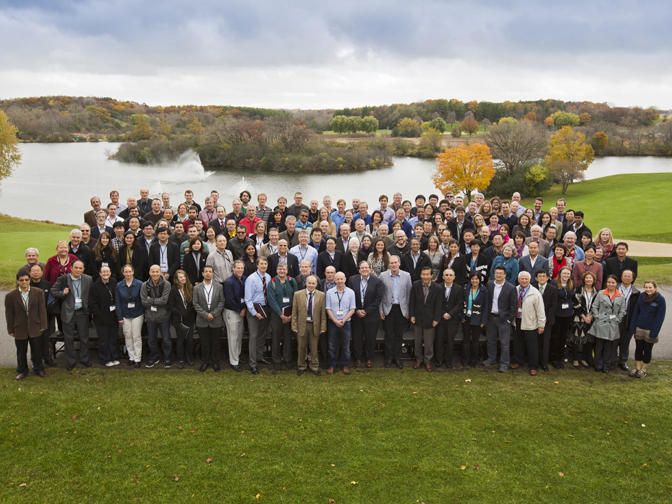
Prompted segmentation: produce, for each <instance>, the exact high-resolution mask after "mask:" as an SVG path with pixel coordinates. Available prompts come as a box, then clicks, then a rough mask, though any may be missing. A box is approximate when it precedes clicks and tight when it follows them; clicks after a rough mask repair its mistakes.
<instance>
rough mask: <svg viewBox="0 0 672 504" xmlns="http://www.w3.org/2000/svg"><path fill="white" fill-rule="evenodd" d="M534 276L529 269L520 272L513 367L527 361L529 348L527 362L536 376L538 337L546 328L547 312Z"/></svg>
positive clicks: (537, 368)
mask: <svg viewBox="0 0 672 504" xmlns="http://www.w3.org/2000/svg"><path fill="white" fill-rule="evenodd" d="M531 279H532V277H531V276H530V274H529V273H528V272H527V271H523V272H522V273H519V274H518V284H519V285H518V287H517V293H518V311H517V314H516V320H515V332H514V337H513V358H514V361H515V362H514V364H512V365H511V369H517V368H519V367H520V366H522V365H523V364H524V363H525V350H526V349H527V364H528V366H529V367H530V374H531V375H532V376H536V375H537V372H538V370H539V342H538V340H537V337H538V335H539V334H542V333H543V332H544V330H545V328H546V313H545V310H544V299H543V297H542V295H541V293H540V292H539V291H538V290H537V289H536V288H535V287H533V286H532V285H530V280H531Z"/></svg>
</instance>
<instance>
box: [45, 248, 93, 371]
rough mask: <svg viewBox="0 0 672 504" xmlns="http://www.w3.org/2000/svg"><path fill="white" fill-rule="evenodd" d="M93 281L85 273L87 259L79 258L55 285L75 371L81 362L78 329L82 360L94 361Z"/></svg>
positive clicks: (70, 366) (70, 363)
mask: <svg viewBox="0 0 672 504" xmlns="http://www.w3.org/2000/svg"><path fill="white" fill-rule="evenodd" d="M84 247H86V245H84ZM91 284H92V280H91V277H90V276H89V275H86V274H84V263H83V262H82V261H80V260H77V261H75V262H74V263H73V264H72V271H71V272H70V273H69V274H67V275H63V276H60V277H58V280H56V283H54V285H53V287H52V288H51V295H52V296H54V297H55V298H56V299H60V300H61V321H62V322H63V336H64V339H65V356H66V358H67V360H68V367H67V370H68V371H72V369H73V368H74V367H75V364H76V363H77V358H76V354H75V329H77V335H78V336H79V360H80V362H81V363H82V365H83V366H84V367H91V362H89V321H90V315H89V313H90V311H89V291H90V290H91Z"/></svg>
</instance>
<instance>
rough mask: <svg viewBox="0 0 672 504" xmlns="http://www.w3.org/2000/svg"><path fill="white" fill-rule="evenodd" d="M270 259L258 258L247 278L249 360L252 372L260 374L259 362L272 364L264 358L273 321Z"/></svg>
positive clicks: (246, 304) (246, 300) (246, 303)
mask: <svg viewBox="0 0 672 504" xmlns="http://www.w3.org/2000/svg"><path fill="white" fill-rule="evenodd" d="M267 269H268V261H267V260H266V259H264V258H263V257H259V258H257V271H256V272H254V273H251V274H250V276H248V277H247V280H245V306H246V308H247V315H246V316H247V326H248V327H249V329H250V340H249V343H248V346H249V362H250V372H251V373H252V374H254V375H257V374H259V370H258V369H257V363H258V362H261V363H262V364H270V363H271V361H269V360H267V359H265V358H264V348H265V346H266V338H267V337H268V329H269V324H270V321H271V318H270V316H271V308H270V307H269V306H268V286H269V283H270V282H271V280H272V278H271V277H270V275H269V274H268V273H266V270H267Z"/></svg>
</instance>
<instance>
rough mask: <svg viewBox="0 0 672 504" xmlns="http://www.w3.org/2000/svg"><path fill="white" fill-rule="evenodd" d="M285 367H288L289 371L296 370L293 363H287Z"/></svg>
mask: <svg viewBox="0 0 672 504" xmlns="http://www.w3.org/2000/svg"><path fill="white" fill-rule="evenodd" d="M285 367H286V368H287V369H294V364H293V363H291V362H285Z"/></svg>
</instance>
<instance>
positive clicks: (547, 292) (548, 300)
mask: <svg viewBox="0 0 672 504" xmlns="http://www.w3.org/2000/svg"><path fill="white" fill-rule="evenodd" d="M535 245H536V244H535ZM520 273H523V272H522V271H521V272H520ZM520 273H519V275H520ZM532 285H533V286H534V287H535V288H536V289H537V290H538V291H539V292H540V293H541V297H542V299H543V300H544V314H545V315H546V324H545V325H544V331H543V332H541V333H539V337H538V346H539V367H541V369H543V370H544V371H548V354H549V351H550V346H551V331H552V330H553V324H555V312H556V310H557V306H558V288H557V287H556V286H555V285H551V284H550V283H548V271H547V270H546V269H538V270H537V274H536V281H535V282H533V284H532Z"/></svg>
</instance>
